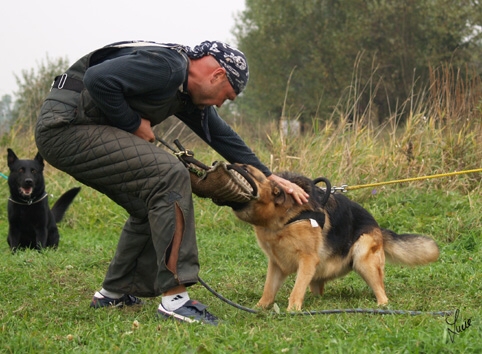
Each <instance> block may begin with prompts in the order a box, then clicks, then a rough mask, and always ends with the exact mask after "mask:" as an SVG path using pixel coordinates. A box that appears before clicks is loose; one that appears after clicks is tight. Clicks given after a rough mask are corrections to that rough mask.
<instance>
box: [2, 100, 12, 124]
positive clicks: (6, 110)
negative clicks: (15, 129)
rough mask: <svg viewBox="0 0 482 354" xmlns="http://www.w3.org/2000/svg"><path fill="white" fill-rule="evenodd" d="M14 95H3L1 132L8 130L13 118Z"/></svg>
mask: <svg viewBox="0 0 482 354" xmlns="http://www.w3.org/2000/svg"><path fill="white" fill-rule="evenodd" d="M11 104H12V96H10V95H3V96H2V99H1V100H0V134H3V133H5V132H8V129H9V127H10V121H11V120H12V108H11Z"/></svg>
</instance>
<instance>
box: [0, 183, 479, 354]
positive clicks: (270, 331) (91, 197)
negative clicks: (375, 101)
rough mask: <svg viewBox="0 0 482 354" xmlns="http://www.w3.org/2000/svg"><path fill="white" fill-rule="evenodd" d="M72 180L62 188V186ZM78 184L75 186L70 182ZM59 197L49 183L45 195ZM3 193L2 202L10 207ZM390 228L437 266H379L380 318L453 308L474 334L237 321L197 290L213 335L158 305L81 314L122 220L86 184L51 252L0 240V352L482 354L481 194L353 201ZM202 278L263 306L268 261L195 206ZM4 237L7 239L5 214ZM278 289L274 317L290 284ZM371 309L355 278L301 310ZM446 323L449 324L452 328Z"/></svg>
mask: <svg viewBox="0 0 482 354" xmlns="http://www.w3.org/2000/svg"><path fill="white" fill-rule="evenodd" d="M70 183H71V181H70V180H67V183H66V185H69V184H70ZM74 183H75V182H74ZM50 189H55V186H54V185H52V186H50ZM7 194H8V193H7V192H6V188H3V189H2V191H1V196H2V197H3V198H4V199H6V198H7ZM350 197H352V198H353V199H355V200H358V201H359V202H361V203H362V204H363V205H364V206H365V207H367V208H368V209H369V210H370V211H371V212H372V213H373V214H374V215H375V217H376V218H377V219H378V220H379V222H380V224H381V225H383V226H386V227H390V228H393V229H394V230H397V231H400V232H405V231H416V232H419V233H424V234H429V235H431V236H432V237H434V238H435V239H436V240H437V242H438V243H439V246H440V248H441V257H440V259H439V261H437V262H436V263H434V264H431V265H429V266H425V267H419V268H406V267H400V266H395V265H387V268H386V289H387V294H388V297H389V299H390V304H389V306H388V309H398V310H417V311H441V310H455V309H459V310H460V315H459V319H458V322H457V324H458V325H460V326H462V325H463V324H464V323H466V321H467V320H468V319H470V321H471V325H470V327H468V328H467V329H466V330H465V331H463V332H461V333H460V334H458V335H457V336H456V337H455V338H454V342H452V341H451V340H450V337H449V336H448V333H449V332H448V331H447V329H448V328H452V327H451V326H449V325H448V324H447V323H446V319H445V318H444V317H437V316H430V315H420V316H409V315H383V316H381V315H371V314H334V315H314V316H283V315H278V314H277V313H276V312H275V311H264V312H261V313H258V314H251V313H248V312H243V311H241V310H238V309H236V308H234V307H231V306H229V305H228V304H226V303H224V302H222V301H220V300H219V299H217V298H215V297H214V296H213V295H212V294H211V293H209V292H208V291H207V290H206V289H204V288H203V287H202V286H201V285H196V286H194V287H193V288H191V289H190V295H191V297H193V298H196V299H199V300H200V301H203V302H204V303H207V304H209V306H210V310H211V311H212V312H213V313H215V314H216V315H218V316H219V317H220V318H221V319H222V324H221V325H220V326H218V327H210V326H202V325H185V324H177V323H171V322H164V321H160V320H158V319H157V318H156V317H155V311H156V308H157V304H158V301H159V299H146V305H145V306H143V307H141V308H137V309H121V310H119V309H102V310H93V309H90V308H89V307H88V305H89V302H90V298H91V296H92V294H93V292H94V291H95V290H97V289H98V288H99V286H100V285H101V282H102V280H103V276H104V273H105V271H106V268H107V266H108V263H109V261H110V259H111V257H112V255H113V252H114V249H115V245H116V241H117V237H118V234H119V232H120V228H121V227H122V223H123V220H124V219H125V217H126V215H125V212H124V211H123V210H122V209H120V208H119V207H118V206H116V205H114V204H113V203H111V202H110V201H109V200H108V199H107V198H105V197H104V196H102V195H99V194H97V193H96V192H95V191H93V190H91V189H89V188H88V187H83V190H82V192H81V194H80V195H79V197H78V199H77V200H76V201H75V202H74V204H73V205H72V207H71V209H70V210H69V211H68V213H67V216H66V220H65V221H64V222H62V223H61V225H60V231H61V235H62V236H61V237H62V238H61V243H60V246H59V249H58V250H45V251H43V252H41V253H39V252H36V251H30V250H27V251H24V252H18V253H16V254H13V255H12V254H10V251H9V249H8V246H7V243H6V242H3V243H0V253H1V254H2V260H1V262H0V274H1V285H2V289H4V291H3V297H2V306H1V307H0V318H1V324H0V352H5V353H45V352H55V353H67V352H80V353H133V352H135V353H151V352H155V351H162V352H174V353H224V352H234V353H243V352H244V353H313V352H330V353H338V352H341V353H350V352H356V353H382V352H384V353H386V352H389V353H434V352H441V353H462V352H464V353H476V352H480V351H481V350H482V344H480V343H482V335H481V333H482V332H481V331H480V323H481V322H480V319H481V315H482V311H481V310H480V303H481V302H482V299H481V297H482V296H481V293H480V284H481V283H482V275H481V272H480V264H481V260H482V252H481V238H480V221H479V217H478V213H479V210H480V209H481V207H482V197H481V196H480V194H479V193H473V194H463V193H460V192H447V191H442V190H435V191H432V190H431V191H430V192H423V191H416V192H415V193H414V192H413V189H412V188H410V187H409V186H395V187H389V188H385V189H383V190H380V191H378V192H377V193H376V194H370V195H369V196H366V195H365V194H364V193H362V192H353V194H352V192H350ZM195 202H196V210H197V227H198V241H199V250H200V259H201V265H202V267H201V273H200V276H201V277H202V278H203V280H204V281H206V282H207V283H208V284H209V285H210V286H211V287H213V288H214V289H215V290H217V291H218V292H220V293H221V294H222V295H223V296H225V297H227V298H228V299H230V300H232V301H234V302H236V303H239V304H241V305H244V306H246V307H253V306H254V304H255V303H256V301H257V300H258V299H259V297H260V295H261V292H262V286H263V282H264V276H265V271H266V258H265V256H264V255H263V254H262V253H261V251H260V249H259V248H258V246H257V244H256V241H255V237H254V234H253V231H252V229H251V227H250V226H249V225H246V224H244V223H242V222H240V221H239V220H237V219H236V218H235V217H234V215H233V214H232V213H231V211H230V210H229V209H227V208H222V207H217V206H215V205H214V204H212V203H211V202H210V201H209V200H204V199H196V200H195ZM1 213H2V214H3V215H2V218H1V220H2V221H0V232H1V234H3V235H6V233H7V222H6V221H5V220H6V219H5V216H6V215H5V210H3V209H2V210H1ZM293 281H294V279H293V277H290V278H289V279H288V281H287V283H286V284H285V285H284V286H283V287H282V289H281V291H280V293H279V295H278V297H277V306H278V307H279V308H280V309H281V313H283V312H284V309H285V308H286V306H287V298H288V296H289V292H290V289H291V287H292V285H293ZM340 308H341V309H343V308H376V302H375V298H374V295H373V293H372V291H371V290H370V289H369V288H368V286H367V285H366V284H365V283H364V282H363V281H362V280H361V279H360V277H359V276H358V275H356V274H354V273H352V274H349V275H348V276H346V277H344V278H342V279H337V280H335V281H333V282H331V283H329V284H328V285H327V287H326V293H325V295H324V296H323V297H321V298H320V297H318V298H316V297H313V296H311V294H310V293H308V294H307V297H306V301H305V310H323V309H340ZM448 321H449V322H453V320H452V317H450V318H449V319H448Z"/></svg>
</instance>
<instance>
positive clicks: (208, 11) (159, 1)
mask: <svg viewBox="0 0 482 354" xmlns="http://www.w3.org/2000/svg"><path fill="white" fill-rule="evenodd" d="M244 4H245V0H150V1H149V0H80V1H75V2H74V1H68V0H67V1H66V0H5V1H2V7H1V11H0V36H1V39H2V40H1V54H0V97H1V96H3V95H5V94H11V95H13V92H14V91H17V89H18V87H17V84H16V81H15V76H14V75H17V76H21V72H22V70H30V69H35V70H36V69H37V67H38V65H39V64H40V63H41V62H46V58H47V55H48V57H49V58H50V59H56V58H59V57H62V58H65V57H66V58H68V60H69V62H70V63H73V62H75V61H76V60H77V59H78V58H80V57H81V56H83V55H84V54H87V53H89V52H90V51H91V50H93V49H96V48H98V47H102V46H104V45H106V44H109V43H112V42H117V41H123V40H139V39H140V40H151V41H156V42H171V43H181V44H186V45H189V46H194V45H196V44H198V43H200V42H202V41H203V40H206V39H209V40H220V41H225V42H230V43H233V42H234V38H233V35H232V30H233V27H234V23H235V21H234V18H235V16H236V15H237V14H238V13H240V12H241V11H243V10H244Z"/></svg>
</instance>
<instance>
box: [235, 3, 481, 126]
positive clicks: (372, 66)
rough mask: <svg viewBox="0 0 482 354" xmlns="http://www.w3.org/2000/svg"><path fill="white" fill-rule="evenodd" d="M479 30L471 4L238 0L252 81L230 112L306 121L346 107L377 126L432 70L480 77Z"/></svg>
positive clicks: (239, 35) (239, 31) (239, 32)
mask: <svg viewBox="0 0 482 354" xmlns="http://www.w3.org/2000/svg"><path fill="white" fill-rule="evenodd" d="M481 26H482V9H481V6H480V2H479V0H457V1H453V0H302V1H296V0H246V9H245V11H243V12H242V13H241V14H239V15H238V17H237V18H236V27H235V36H236V39H237V42H238V47H239V48H240V49H241V50H242V51H243V52H244V53H245V54H246V56H247V58H248V63H249V66H250V82H249V84H248V87H247V90H246V91H245V93H243V97H242V99H240V100H239V102H238V112H239V113H240V114H242V116H243V117H252V119H260V120H263V119H267V118H269V119H273V118H280V117H281V115H282V114H285V115H286V116H288V117H290V118H299V119H300V120H302V121H304V122H310V121H312V120H313V119H321V120H324V119H328V118H329V117H330V116H331V115H332V114H333V111H334V110H336V108H337V107H339V106H340V105H347V104H348V105H350V106H351V107H353V110H352V112H351V113H352V114H356V113H357V112H365V111H367V109H370V110H371V112H372V114H374V115H375V117H374V119H376V120H377V121H378V122H379V123H381V122H383V121H384V120H385V119H387V118H388V116H389V115H390V113H391V112H395V111H396V110H397V109H400V107H401V106H402V103H404V102H406V101H407V100H410V99H413V97H414V94H417V93H418V92H421V91H422V90H424V89H426V88H427V85H428V84H429V77H430V75H431V73H432V74H433V70H434V68H436V67H439V66H441V65H449V66H450V67H451V68H453V70H456V71H457V72H458V76H459V77H460V78H461V79H467V80H470V79H471V78H473V77H474V76H479V75H480V74H481V72H482V65H481V58H482V57H481V54H482V27H481ZM283 112H284V113H283ZM246 119H249V118H246Z"/></svg>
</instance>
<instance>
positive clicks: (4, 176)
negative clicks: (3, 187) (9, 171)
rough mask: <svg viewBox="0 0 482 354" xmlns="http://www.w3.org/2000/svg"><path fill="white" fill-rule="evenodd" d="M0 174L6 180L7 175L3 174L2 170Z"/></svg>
mask: <svg viewBox="0 0 482 354" xmlns="http://www.w3.org/2000/svg"><path fill="white" fill-rule="evenodd" d="M0 176H2V177H3V178H5V179H7V180H8V176H6V175H4V174H3V173H2V172H0Z"/></svg>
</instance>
